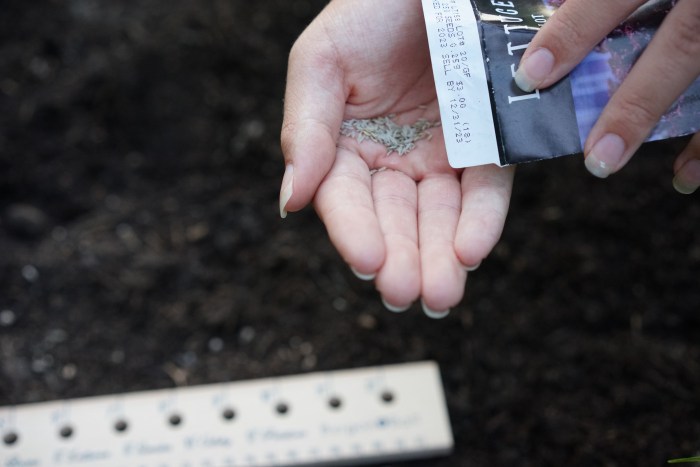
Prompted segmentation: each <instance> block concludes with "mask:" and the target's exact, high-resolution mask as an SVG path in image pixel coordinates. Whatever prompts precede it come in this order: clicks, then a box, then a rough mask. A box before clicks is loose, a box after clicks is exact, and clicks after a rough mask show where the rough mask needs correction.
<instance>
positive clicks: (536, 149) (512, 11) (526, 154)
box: [423, 0, 700, 167]
mask: <svg viewBox="0 0 700 467" xmlns="http://www.w3.org/2000/svg"><path fill="white" fill-rule="evenodd" d="M677 1H678V0H651V1H648V2H647V3H645V4H644V5H643V6H641V7H640V8H639V9H638V10H636V11H635V12H634V13H633V14H632V15H631V16H630V17H629V18H628V19H627V20H626V21H625V22H624V23H622V24H621V25H620V26H619V27H617V28H616V29H615V30H614V31H612V32H611V33H610V34H609V35H608V36H607V37H606V38H605V39H604V40H603V41H602V42H601V43H600V44H598V45H597V46H596V47H595V49H594V50H593V51H592V52H591V53H590V54H589V55H588V56H587V57H586V58H585V59H584V60H583V61H582V62H581V63H580V64H579V65H578V66H577V67H576V69H574V70H573V71H572V72H571V73H570V74H569V76H567V77H566V78H564V79H562V80H561V81H559V82H558V83H557V84H555V85H553V86H551V87H549V88H547V89H544V90H537V91H534V92H532V93H525V92H523V91H521V90H520V89H519V88H518V87H517V86H516V85H515V82H514V81H513V77H514V74H515V70H516V69H517V67H518V64H519V62H520V58H521V57H522V54H523V52H524V51H525V49H526V48H527V46H528V44H529V43H530V41H531V40H532V37H533V36H534V35H535V33H536V32H537V31H538V30H539V28H540V27H541V26H542V25H543V24H545V23H546V22H547V20H548V19H549V18H550V17H551V15H552V14H553V13H554V12H555V11H556V9H557V8H558V7H559V6H561V4H562V3H564V0H423V12H424V15H425V19H426V25H427V31H428V41H429V45H430V54H431V60H432V65H433V75H434V77H435V86H436V89H437V94H438V101H439V104H440V114H441V119H442V130H443V133H444V136H445V144H446V148H447V154H448V158H449V161H450V164H451V165H452V166H453V167H469V166H475V165H482V164H498V165H501V166H503V165H511V164H518V163H521V162H529V161H536V160H542V159H552V158H555V157H559V156H564V155H570V154H579V153H581V151H582V147H583V143H584V142H585V140H586V137H587V136H588V133H589V132H590V130H591V128H592V127H593V124H594V123H595V121H596V119H597V118H598V116H599V115H600V113H601V111H602V110H603V107H605V105H606V103H607V102H608V100H609V99H610V96H611V95H612V94H613V93H614V92H615V90H616V89H617V88H618V87H619V86H620V84H621V82H622V80H623V79H624V78H625V76H626V75H627V73H628V72H629V70H630V69H631V68H632V65H633V64H634V62H635V61H636V60H637V58H639V56H640V55H641V53H642V52H643V50H644V49H645V47H646V46H647V45H648V44H649V42H650V41H651V39H652V37H653V35H654V33H655V32H656V30H657V29H658V28H659V26H660V25H661V22H662V21H663V19H664V17H665V16H666V14H667V13H668V11H670V9H671V8H672V7H673V5H674V4H675V3H676V2H677ZM659 85H660V86H662V85H663V83H660V84H659ZM698 130H700V79H698V80H696V81H695V82H694V83H693V85H692V86H691V87H690V88H689V89H688V90H687V91H686V92H685V93H684V94H683V95H682V96H681V97H680V98H679V99H678V100H677V101H676V102H675V103H674V104H673V105H672V106H671V108H670V109H669V110H668V112H667V113H666V114H665V115H664V116H663V118H662V119H661V120H660V121H659V123H658V125H657V126H656V127H655V128H654V130H653V131H652V133H651V135H650V136H649V139H648V141H658V140H663V139H668V138H673V137H678V136H684V135H688V134H691V133H695V132H696V131H698Z"/></svg>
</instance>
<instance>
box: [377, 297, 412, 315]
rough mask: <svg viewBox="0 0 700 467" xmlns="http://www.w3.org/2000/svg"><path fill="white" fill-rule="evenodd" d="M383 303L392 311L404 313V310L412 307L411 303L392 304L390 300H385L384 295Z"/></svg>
mask: <svg viewBox="0 0 700 467" xmlns="http://www.w3.org/2000/svg"><path fill="white" fill-rule="evenodd" d="M382 304H383V305H384V308H386V309H387V310H389V311H391V312H392V313H403V312H404V311H406V310H408V309H409V308H411V305H410V304H409V305H407V306H395V305H391V304H390V303H389V302H387V301H386V300H384V297H382Z"/></svg>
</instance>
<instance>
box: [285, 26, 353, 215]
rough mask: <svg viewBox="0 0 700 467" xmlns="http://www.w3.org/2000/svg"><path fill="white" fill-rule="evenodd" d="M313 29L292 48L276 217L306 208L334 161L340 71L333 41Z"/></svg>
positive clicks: (340, 99) (340, 116)
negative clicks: (281, 176) (282, 170)
mask: <svg viewBox="0 0 700 467" xmlns="http://www.w3.org/2000/svg"><path fill="white" fill-rule="evenodd" d="M314 26H315V25H314V24H312V25H311V26H310V27H309V29H308V30H307V31H306V32H305V33H304V34H302V36H301V37H300V38H299V40H297V42H296V43H295V44H294V47H292V51H291V53H290V56H289V67H288V72H287V89H286V91H285V105H284V120H283V123H282V134H281V144H282V152H283V154H284V161H285V166H286V168H285V173H284V177H283V179H282V187H281V191H280V215H281V216H282V217H286V215H287V211H298V210H300V209H302V208H303V207H304V206H306V205H307V204H309V202H311V200H312V199H313V197H314V194H315V193H316V190H317V188H318V186H319V185H320V184H321V181H322V180H323V178H324V177H325V176H326V174H327V173H328V171H329V170H330V168H331V166H332V165H333V161H334V160H335V153H336V141H337V138H338V134H339V132H340V125H341V123H342V120H343V112H344V109H345V99H346V93H345V92H344V79H343V72H342V70H341V68H340V66H339V60H338V57H337V54H336V52H335V49H334V48H333V46H332V42H331V41H330V40H329V39H328V38H327V37H325V36H324V35H323V34H315V31H316V30H318V29H320V28H316V29H314Z"/></svg>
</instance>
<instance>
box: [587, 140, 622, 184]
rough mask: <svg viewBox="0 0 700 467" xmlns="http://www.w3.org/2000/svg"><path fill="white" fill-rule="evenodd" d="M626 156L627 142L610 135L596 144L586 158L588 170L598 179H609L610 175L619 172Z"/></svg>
mask: <svg viewBox="0 0 700 467" xmlns="http://www.w3.org/2000/svg"><path fill="white" fill-rule="evenodd" d="M624 154H625V141H624V140H623V139H622V138H620V137H619V136H617V135H615V134H612V133H608V134H607V135H605V136H603V137H602V138H600V139H599V140H598V142H597V143H595V145H594V146H593V149H591V150H590V152H589V153H588V155H587V156H586V160H585V164H586V168H587V169H588V171H589V172H590V173H591V174H593V175H595V176H596V177H598V178H607V177H608V175H610V174H612V173H614V172H617V170H618V169H619V166H620V163H621V162H622V156H623V155H624Z"/></svg>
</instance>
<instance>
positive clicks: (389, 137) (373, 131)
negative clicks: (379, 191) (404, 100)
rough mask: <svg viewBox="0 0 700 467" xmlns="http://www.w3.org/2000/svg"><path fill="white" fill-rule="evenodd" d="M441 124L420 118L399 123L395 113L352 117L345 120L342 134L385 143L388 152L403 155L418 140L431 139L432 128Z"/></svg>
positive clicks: (358, 139) (411, 148)
mask: <svg viewBox="0 0 700 467" xmlns="http://www.w3.org/2000/svg"><path fill="white" fill-rule="evenodd" d="M437 126H440V122H430V121H428V120H425V119H420V120H418V121H417V122H416V123H414V124H413V125H399V124H397V123H396V122H395V121H394V115H389V116H386V117H376V118H369V119H350V120H345V121H343V124H342V125H341V127H340V134H341V135H343V136H348V137H350V138H354V139H356V140H357V141H359V142H360V143H361V142H363V141H365V140H370V141H374V142H375V143H379V144H383V145H384V146H385V147H386V149H387V154H391V153H392V152H397V153H398V154H399V155H400V156H403V155H405V154H407V153H409V152H410V151H412V150H413V149H414V148H415V147H416V142H418V141H420V140H422V139H430V137H431V134H430V132H429V131H428V130H429V129H430V128H434V127H437Z"/></svg>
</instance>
